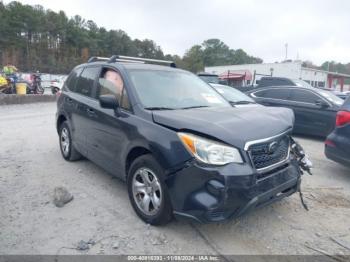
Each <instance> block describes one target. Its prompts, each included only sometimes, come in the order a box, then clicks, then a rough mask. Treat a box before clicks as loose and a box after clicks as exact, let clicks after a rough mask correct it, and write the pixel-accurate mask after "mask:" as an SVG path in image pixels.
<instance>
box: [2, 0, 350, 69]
mask: <svg viewBox="0 0 350 262" xmlns="http://www.w3.org/2000/svg"><path fill="white" fill-rule="evenodd" d="M113 54H120V55H128V56H139V57H147V58H155V59H167V60H173V61H175V63H176V64H177V65H178V67H180V68H184V69H187V70H190V71H192V72H195V73H196V72H199V71H202V70H204V67H205V66H216V65H233V64H250V63H262V62H263V60H262V59H260V58H258V57H254V56H250V55H248V54H247V53H246V52H245V51H244V50H243V49H236V50H234V49H231V48H230V47H229V46H228V45H226V44H225V43H224V42H222V41H221V40H219V39H208V40H206V41H204V42H203V43H202V44H197V45H194V46H192V47H190V48H189V49H188V50H187V51H186V53H185V54H184V55H183V56H182V57H181V56H179V55H170V54H164V52H163V51H162V49H161V47H160V46H159V45H157V44H156V43H155V42H154V41H153V40H150V39H144V40H140V39H131V38H130V37H129V36H128V34H127V33H126V32H124V31H123V30H106V29H105V28H104V27H99V26H98V25H97V24H96V23H95V22H94V21H91V20H87V21H86V20H85V19H83V18H82V17H80V16H79V15H76V16H74V17H71V18H69V17H67V15H66V14H65V13H64V12H63V11H59V12H54V11H52V10H49V9H45V8H44V7H42V6H40V5H35V6H31V5H23V4H21V3H20V2H16V1H13V2H10V3H8V4H4V3H3V2H2V1H1V0H0V66H1V65H2V66H3V65H6V64H13V65H15V66H17V67H19V69H20V70H22V71H37V70H39V71H41V72H47V73H68V72H69V71H70V70H71V69H72V68H73V67H74V66H75V65H77V64H81V63H83V62H86V61H87V60H88V58H89V57H91V56H107V57H109V56H111V55H113ZM303 64H304V66H307V67H313V68H318V69H323V70H330V71H333V72H339V73H345V74H350V63H348V64H341V63H336V62H334V61H330V62H328V61H327V62H324V63H323V64H322V65H321V66H315V65H313V64H312V63H311V62H309V61H305V62H304V63H303Z"/></svg>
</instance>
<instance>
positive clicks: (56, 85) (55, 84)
mask: <svg viewBox="0 0 350 262" xmlns="http://www.w3.org/2000/svg"><path fill="white" fill-rule="evenodd" d="M66 79H67V76H63V77H60V78H56V79H54V80H52V81H51V82H50V89H51V93H52V94H56V93H58V92H60V91H61V89H62V87H63V84H64V81H66Z"/></svg>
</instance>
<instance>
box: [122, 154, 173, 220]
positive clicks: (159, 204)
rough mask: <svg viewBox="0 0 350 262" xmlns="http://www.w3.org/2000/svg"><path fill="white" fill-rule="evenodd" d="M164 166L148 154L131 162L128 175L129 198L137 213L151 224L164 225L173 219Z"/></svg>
mask: <svg viewBox="0 0 350 262" xmlns="http://www.w3.org/2000/svg"><path fill="white" fill-rule="evenodd" d="M164 179H165V174H164V170H163V168H162V167H161V166H160V165H159V164H158V162H157V161H156V160H155V158H154V157H153V156H152V155H150V154H148V155H143V156H140V157H138V158H137V159H135V160H134V162H133V163H132V164H131V166H130V169H129V172H128V177H127V185H128V193H129V199H130V202H131V204H132V207H133V208H134V210H135V212H136V214H137V215H138V216H139V217H140V218H141V219H142V220H143V221H144V222H146V223H148V224H151V225H164V224H167V223H168V222H170V221H171V219H172V217H173V216H172V214H173V212H172V206H171V201H170V197H169V194H168V189H167V186H166V185H165V183H164Z"/></svg>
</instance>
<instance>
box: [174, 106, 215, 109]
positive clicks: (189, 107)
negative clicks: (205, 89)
mask: <svg viewBox="0 0 350 262" xmlns="http://www.w3.org/2000/svg"><path fill="white" fill-rule="evenodd" d="M202 107H209V106H187V107H181V108H180V109H192V108H202Z"/></svg>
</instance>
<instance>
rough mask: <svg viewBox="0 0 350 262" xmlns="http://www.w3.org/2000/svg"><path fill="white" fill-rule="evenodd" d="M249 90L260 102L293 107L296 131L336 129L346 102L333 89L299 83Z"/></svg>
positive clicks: (317, 133)
mask: <svg viewBox="0 0 350 262" xmlns="http://www.w3.org/2000/svg"><path fill="white" fill-rule="evenodd" d="M248 94H249V96H251V97H252V98H253V99H254V100H255V101H256V102H257V103H259V104H262V105H265V106H274V107H287V108H290V109H293V111H294V115H295V124H294V130H293V131H294V133H298V134H305V135H313V136H321V137H326V136H327V135H329V134H330V132H332V130H333V129H334V125H335V118H336V114H337V111H338V110H339V108H340V106H341V105H342V104H343V102H344V100H342V99H341V98H339V97H337V96H335V95H334V94H332V93H331V92H328V91H325V90H321V89H318V88H304V87H296V86H292V87H288V86H281V87H266V88H259V89H255V90H252V91H250V92H249V93H248Z"/></svg>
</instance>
